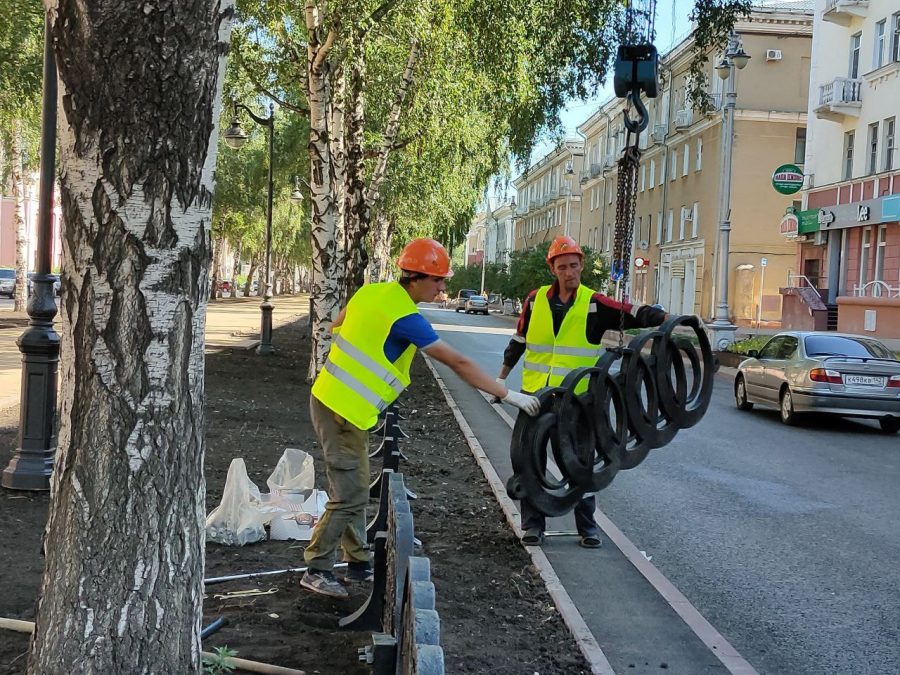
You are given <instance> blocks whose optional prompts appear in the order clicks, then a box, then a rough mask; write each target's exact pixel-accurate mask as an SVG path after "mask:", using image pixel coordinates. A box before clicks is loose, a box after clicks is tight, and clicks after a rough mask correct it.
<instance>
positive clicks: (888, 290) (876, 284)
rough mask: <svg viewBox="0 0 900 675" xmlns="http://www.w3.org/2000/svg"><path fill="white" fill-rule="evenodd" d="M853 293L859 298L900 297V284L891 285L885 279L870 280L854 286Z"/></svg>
mask: <svg viewBox="0 0 900 675" xmlns="http://www.w3.org/2000/svg"><path fill="white" fill-rule="evenodd" d="M853 295H855V296H856V297H858V298H900V286H890V285H888V284H887V283H885V282H884V281H870V282H869V283H867V284H863V285H862V286H859V285H855V286H854V287H853Z"/></svg>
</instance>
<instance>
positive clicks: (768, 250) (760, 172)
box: [579, 3, 812, 324]
mask: <svg viewBox="0 0 900 675" xmlns="http://www.w3.org/2000/svg"><path fill="white" fill-rule="evenodd" d="M794 4H795V5H796V4H798V3H794ZM781 6H784V5H779V7H781ZM801 6H802V3H801ZM735 29H736V32H737V33H738V34H739V35H740V37H741V39H742V41H743V48H744V50H745V51H746V52H747V53H748V54H749V55H750V56H751V60H750V62H749V64H748V65H747V67H746V68H744V69H743V70H740V71H735V72H736V75H735V77H736V91H737V98H736V111H735V133H734V143H733V155H732V158H733V159H732V167H733V169H732V186H731V210H730V216H731V242H730V246H729V258H728V267H729V289H728V297H729V309H730V311H731V314H732V316H731V319H732V320H733V321H736V322H737V323H739V324H747V323H751V322H754V321H756V320H757V319H758V318H761V319H762V320H763V321H778V320H780V317H781V295H780V294H779V287H780V286H783V285H784V280H785V279H786V278H787V275H788V272H789V270H790V269H791V268H792V266H793V264H794V257H795V247H794V245H793V244H792V243H791V242H789V241H788V240H786V239H785V238H784V237H783V236H781V234H780V233H779V229H778V225H779V222H780V220H781V218H782V216H783V215H784V213H785V210H786V209H787V208H788V207H791V206H792V205H793V203H794V197H790V196H784V195H780V194H779V193H777V192H776V191H775V190H774V189H773V187H772V173H773V171H774V170H775V169H776V168H777V167H778V166H779V165H781V164H785V163H793V162H795V161H799V162H800V163H802V162H803V157H804V151H805V128H806V110H807V91H808V82H809V70H810V49H811V35H812V13H811V11H808V9H806V8H805V7H804V8H803V9H756V10H754V12H753V14H752V15H751V17H750V20H747V21H741V22H739V23H738V24H737V26H736V27H735ZM692 48H693V42H692V40H691V39H690V38H688V39H687V40H685V41H683V42H682V43H681V44H679V45H677V46H676V47H675V48H673V49H672V50H671V51H670V52H668V53H667V54H665V55H664V56H663V57H662V58H661V62H660V80H661V82H660V93H659V96H658V97H657V98H656V99H653V100H650V101H649V102H648V110H649V112H650V116H651V121H650V125H649V126H648V128H647V130H646V131H645V132H643V133H642V134H641V139H640V145H641V148H642V159H641V168H640V171H639V174H638V196H637V207H636V211H635V223H634V247H633V251H632V255H631V260H630V263H631V264H630V276H631V281H630V285H629V287H628V288H627V289H626V292H627V293H628V294H629V296H630V297H631V298H632V299H634V300H638V301H641V302H648V303H653V302H658V303H660V304H662V305H663V306H664V307H665V308H666V309H667V310H668V311H669V312H672V313H683V314H699V315H701V316H702V317H703V318H705V319H710V318H712V316H713V314H714V310H715V304H716V298H717V290H716V276H717V275H716V258H717V254H718V241H719V226H720V222H721V220H722V218H723V217H725V214H724V213H723V212H722V211H723V208H722V191H723V181H722V152H723V147H722V126H723V124H722V104H723V100H722V99H723V81H722V80H721V79H720V78H719V77H718V75H717V74H716V72H715V70H714V65H715V64H716V63H717V61H718V55H712V56H711V58H710V64H709V65H708V67H707V78H708V82H709V103H708V105H707V106H706V109H705V110H700V109H698V108H696V107H694V106H692V105H691V104H690V103H687V101H686V99H687V89H688V84H689V83H688V76H689V66H690V62H691V59H692V56H693V55H692ZM622 104H623V102H622V101H620V100H618V99H614V100H612V101H610V102H608V103H607V104H605V105H603V106H601V108H600V109H599V110H598V111H597V112H596V113H595V114H594V115H592V116H591V117H590V118H589V119H588V120H587V121H586V122H585V123H584V124H582V125H581V126H580V127H579V132H580V133H581V134H582V135H583V136H584V137H585V142H584V147H585V150H584V157H585V159H584V166H585V169H584V172H583V175H582V181H583V182H582V192H583V199H582V217H581V222H582V228H581V230H580V233H579V234H580V239H581V242H582V243H586V244H587V245H589V246H592V247H594V248H600V249H601V250H602V251H603V252H604V253H607V252H611V248H612V239H613V236H614V223H615V218H616V192H617V189H616V188H617V180H618V171H617V165H616V162H617V160H618V158H619V156H620V155H621V150H622V148H623V147H624V145H625V130H624V125H623V121H622V120H623V116H622V110H623V106H622ZM797 206H799V203H798V204H797ZM635 263H637V264H635ZM763 268H764V269H763Z"/></svg>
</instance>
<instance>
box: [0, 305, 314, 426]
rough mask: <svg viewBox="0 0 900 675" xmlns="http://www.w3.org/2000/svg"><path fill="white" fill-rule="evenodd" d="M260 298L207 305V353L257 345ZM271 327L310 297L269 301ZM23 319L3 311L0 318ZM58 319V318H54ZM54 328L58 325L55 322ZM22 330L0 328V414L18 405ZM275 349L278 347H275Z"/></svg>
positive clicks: (297, 312) (295, 313) (303, 310)
mask: <svg viewBox="0 0 900 675" xmlns="http://www.w3.org/2000/svg"><path fill="white" fill-rule="evenodd" d="M260 301H261V298H258V297H249V298H225V299H222V300H214V301H213V302H210V303H209V305H208V306H207V310H206V351H207V353H209V352H213V351H218V350H221V349H229V348H231V349H252V348H253V347H255V346H256V345H257V344H259V325H260V310H259V304H260ZM272 304H273V305H274V307H275V309H274V310H273V312H272V323H273V326H274V327H276V328H277V327H278V326H281V325H283V324H286V323H289V322H291V321H294V320H295V319H297V318H298V317H299V316H301V315H303V314H307V313H308V312H309V295H308V294H307V293H298V294H296V295H280V296H276V297H274V298H272ZM14 317H15V318H20V319H21V318H24V317H22V315H21V314H14V313H13V312H12V311H3V312H2V316H0V318H3V319H11V318H14ZM57 319H58V317H57ZM57 326H59V322H58V321H57ZM24 330H25V329H24V328H18V327H16V328H0V410H4V409H7V408H12V407H15V406H17V405H18V404H19V393H20V391H21V385H22V382H21V380H22V354H21V353H20V352H19V347H18V345H16V340H17V339H18V338H19V336H20V335H21V334H22V332H23V331H24ZM275 348H276V349H277V348H278V345H277V344H276V345H275Z"/></svg>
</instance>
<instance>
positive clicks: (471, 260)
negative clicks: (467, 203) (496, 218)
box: [463, 211, 487, 267]
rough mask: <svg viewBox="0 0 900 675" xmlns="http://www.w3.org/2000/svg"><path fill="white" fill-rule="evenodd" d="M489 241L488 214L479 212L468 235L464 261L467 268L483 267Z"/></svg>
mask: <svg viewBox="0 0 900 675" xmlns="http://www.w3.org/2000/svg"><path fill="white" fill-rule="evenodd" d="M486 240H487V214H486V213H485V212H484V211H479V212H478V213H476V214H475V217H474V218H473V219H472V225H471V226H470V227H469V231H468V232H467V233H466V250H465V255H464V257H463V260H465V266H466V267H468V266H469V265H481V261H482V260H484V247H485V243H486Z"/></svg>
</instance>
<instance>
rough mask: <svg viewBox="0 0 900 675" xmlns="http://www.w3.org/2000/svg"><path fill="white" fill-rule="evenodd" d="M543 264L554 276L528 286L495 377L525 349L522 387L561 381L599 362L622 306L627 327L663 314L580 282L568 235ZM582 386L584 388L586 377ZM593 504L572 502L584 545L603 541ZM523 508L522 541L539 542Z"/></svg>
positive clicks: (538, 524) (536, 517)
mask: <svg viewBox="0 0 900 675" xmlns="http://www.w3.org/2000/svg"><path fill="white" fill-rule="evenodd" d="M547 264H548V265H549V266H550V271H551V273H552V274H553V276H554V277H555V281H554V282H553V284H552V285H549V286H542V287H541V288H538V289H537V290H534V291H532V292H531V293H530V294H529V295H528V298H527V299H526V300H525V303H524V305H523V307H522V313H521V316H520V317H519V325H518V328H517V330H516V333H515V334H514V335H513V337H512V339H511V340H510V342H509V345H508V346H507V348H506V351H505V352H504V353H503V365H502V366H501V368H500V376H499V377H498V378H497V382H498V383H501V384H504V385H505V383H506V377H507V375H509V372H510V371H511V370H512V369H513V367H514V366H515V365H516V363H518V362H519V359H520V358H521V357H522V356H523V355H524V356H525V362H524V364H523V366H522V389H523V391H525V392H536V391H537V390H538V389H541V388H543V387H546V386H556V385H559V384H560V383H561V382H562V380H563V378H564V377H565V376H566V375H567V374H568V373H569V371H571V370H573V369H574V368H579V367H584V366H592V365H594V364H595V363H596V362H597V359H598V358H599V357H600V354H601V353H602V347H601V346H600V344H601V342H602V340H603V334H604V333H606V331H608V330H618V328H619V325H620V318H621V317H622V313H623V312H624V319H625V328H626V329H627V328H643V327H649V326H658V325H660V324H661V323H662V322H663V321H664V320H665V318H666V313H665V312H664V311H663V310H661V309H657V308H655V307H651V306H649V305H640V306H637V305H632V304H630V303H627V302H626V303H621V302H618V301H616V300H613V299H612V298H608V297H606V296H605V295H601V294H600V293H597V292H596V291H593V290H591V289H589V288H586V287H585V286H582V285H581V274H582V272H583V270H584V251H582V250H581V247H580V246H579V245H578V243H577V242H576V241H575V240H574V239H572V238H571V237H566V236H562V237H557V238H556V239H554V240H553V242H552V243H551V244H550V249H549V251H548V253H547ZM581 386H582V387H583V388H586V387H587V382H586V381H585V382H584V383H582V385H581ZM595 508H596V500H595V498H594V496H593V495H590V496H587V497H585V498H584V499H583V500H582V501H581V502H580V503H579V504H578V505H577V506H576V507H575V525H576V527H577V529H578V534H579V535H580V536H581V541H580V544H581V545H582V546H584V547H585V548H599V547H600V544H601V542H600V528H599V526H598V525H597V522H596V521H595V520H594V510H595ZM521 512H522V530H523V531H524V535H523V536H522V543H524V544H527V545H532V546H533V545H538V544H540V543H541V541H542V540H543V536H544V525H545V519H544V516H543V514H541V513H539V512H538V511H537V510H535V509H534V507H532V506H531V504H529V503H528V502H527V501H524V500H523V501H522V503H521Z"/></svg>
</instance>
